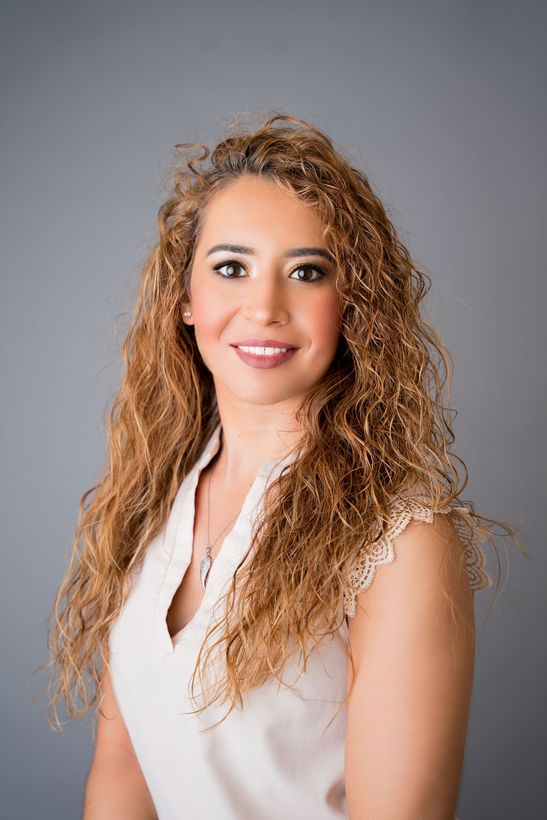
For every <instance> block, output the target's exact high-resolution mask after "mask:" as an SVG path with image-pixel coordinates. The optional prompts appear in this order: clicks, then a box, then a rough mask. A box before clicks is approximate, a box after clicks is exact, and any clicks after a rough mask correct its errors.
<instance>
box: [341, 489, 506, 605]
mask: <svg viewBox="0 0 547 820" xmlns="http://www.w3.org/2000/svg"><path fill="white" fill-rule="evenodd" d="M391 511H392V514H393V516H394V519H395V523H394V524H392V526H391V527H390V528H389V529H388V531H387V532H386V533H385V535H384V536H383V537H381V538H378V539H377V540H376V541H374V542H373V543H372V544H371V545H369V546H367V548H366V549H364V550H362V552H361V553H360V554H359V556H358V558H357V561H356V562H355V564H354V566H353V567H352V569H351V571H350V573H349V579H348V586H347V588H345V589H344V595H343V597H344V610H345V613H346V615H347V616H348V617H350V618H353V617H354V616H355V613H356V598H357V595H358V594H359V593H360V592H362V591H363V590H365V589H367V588H368V587H369V586H370V585H371V583H372V580H373V578H374V575H375V573H376V570H377V568H378V567H381V566H383V565H385V564H391V563H392V561H393V560H394V559H395V549H394V545H393V539H394V538H396V537H397V536H398V535H400V534H401V533H402V532H403V530H404V529H405V527H406V526H407V524H408V523H409V522H410V521H412V520H413V519H416V520H418V521H426V522H427V523H428V524H431V523H432V521H433V515H434V512H433V509H432V507H431V505H430V502H429V499H428V498H427V496H421V495H411V496H404V495H401V496H398V497H397V498H396V499H395V500H394V502H393V503H392V505H391ZM436 512H439V513H443V514H450V515H451V516H452V523H453V524H454V527H455V529H456V530H457V533H458V535H459V537H460V539H461V542H462V544H463V547H464V550H465V562H466V569H467V576H468V578H469V584H470V587H471V589H472V590H474V591H476V590H480V589H487V588H488V587H491V586H492V583H493V582H492V578H491V577H490V575H489V574H488V572H487V571H486V569H484V567H485V564H486V556H485V554H484V551H483V549H482V548H481V544H483V543H484V542H485V541H487V540H488V538H489V537H490V533H489V532H488V530H487V529H486V528H485V527H483V526H482V524H481V523H480V521H479V520H478V519H477V518H476V516H475V515H474V514H473V512H472V511H471V509H470V507H467V506H465V505H459V506H454V505H446V506H444V507H441V508H439V509H438V510H436Z"/></svg>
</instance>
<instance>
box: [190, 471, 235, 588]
mask: <svg viewBox="0 0 547 820" xmlns="http://www.w3.org/2000/svg"><path fill="white" fill-rule="evenodd" d="M212 477H213V473H212V472H211V475H210V476H209V481H208V484H207V542H208V543H207V546H206V555H205V556H204V557H203V558H202V559H201V561H200V562H199V577H200V580H201V585H202V586H203V589H205V587H206V586H207V580H208V577H209V570H210V569H211V564H212V563H213V559H212V558H211V547H212V546H213V544H216V542H217V541H218V539H219V538H220V536H221V535H222V533H223V532H226V530H227V529H228V527H229V526H230V524H232V523H233V522H234V521H235V520H236V518H237V517H238V515H239V512H241V510H240V511H239V512H237V513H236V514H235V515H234V517H233V518H232V520H231V521H228V523H227V524H226V526H225V527H224V529H223V530H222V531H221V532H220V533H219V534H218V535H217V537H216V538H215V540H214V541H212V542H209V509H210V502H211V478H212Z"/></svg>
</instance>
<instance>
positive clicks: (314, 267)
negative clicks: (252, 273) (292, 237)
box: [213, 259, 326, 285]
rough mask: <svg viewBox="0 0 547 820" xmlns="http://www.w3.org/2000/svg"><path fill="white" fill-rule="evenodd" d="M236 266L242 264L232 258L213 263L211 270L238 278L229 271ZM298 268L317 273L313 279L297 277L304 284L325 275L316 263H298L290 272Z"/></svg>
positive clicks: (240, 266) (322, 277)
mask: <svg viewBox="0 0 547 820" xmlns="http://www.w3.org/2000/svg"><path fill="white" fill-rule="evenodd" d="M223 268H226V269H227V272H226V274H224V273H221V272H220V271H221V270H222V269H223ZM237 268H243V265H242V264H241V262H236V261H235V260H234V259H230V260H229V261H228V262H222V263H221V264H220V265H215V266H214V267H213V271H214V272H215V273H217V274H218V275H219V276H221V277H222V278H223V279H240V278H241V277H240V276H232V273H230V272H229V271H232V272H233V271H235V270H236V269H237ZM243 269H244V268H243ZM300 270H305V271H315V272H316V273H318V274H319V276H318V277H316V278H315V279H302V278H300V277H297V278H298V281H299V282H304V284H310V285H311V284H313V283H314V282H319V281H320V280H321V279H324V278H325V276H326V274H325V271H324V270H323V269H322V268H320V267H319V266H317V265H298V267H296V268H293V269H292V271H291V274H293V273H294V272H295V271H300Z"/></svg>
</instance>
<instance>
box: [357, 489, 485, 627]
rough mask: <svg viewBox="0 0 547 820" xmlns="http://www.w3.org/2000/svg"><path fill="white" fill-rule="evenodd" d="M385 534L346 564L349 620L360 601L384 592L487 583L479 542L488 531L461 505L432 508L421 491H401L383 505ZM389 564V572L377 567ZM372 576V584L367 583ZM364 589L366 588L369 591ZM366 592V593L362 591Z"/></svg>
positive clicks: (370, 602) (475, 587)
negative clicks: (387, 509)
mask: <svg viewBox="0 0 547 820" xmlns="http://www.w3.org/2000/svg"><path fill="white" fill-rule="evenodd" d="M388 513H389V518H390V521H389V522H388V527H387V529H386V531H385V533H384V534H383V535H381V536H379V537H378V538H377V539H376V540H373V541H372V542H371V543H366V544H363V545H362V547H361V549H360V550H359V553H358V555H357V558H356V560H355V561H354V563H353V565H352V566H351V568H350V571H349V574H348V577H347V583H346V585H345V589H344V608H345V612H346V615H347V616H348V618H349V619H350V620H351V619H352V618H354V617H355V615H356V614H357V610H358V608H359V607H360V606H361V607H362V605H363V603H364V601H365V600H366V602H367V606H369V607H370V606H372V605H373V599H375V600H378V599H379V598H380V596H383V595H385V594H388V593H390V592H391V593H392V594H396V590H398V585H403V587H404V589H399V590H398V591H399V592H400V593H406V594H412V590H416V589H418V590H421V591H422V592H423V591H425V590H427V589H428V588H430V591H431V592H435V591H437V592H438V593H439V592H440V593H442V591H443V590H445V591H447V590H448V591H450V588H451V587H454V586H455V587H458V586H463V587H464V589H469V590H471V591H476V590H479V589H484V588H487V587H490V586H491V585H492V579H491V578H490V576H489V574H488V572H487V571H486V569H485V564H486V556H485V553H484V551H483V549H482V546H481V545H482V544H483V543H484V542H485V541H487V540H488V539H489V537H490V533H489V532H488V530H486V529H485V528H484V527H483V526H482V525H481V524H480V522H479V520H478V518H477V517H476V516H475V514H474V513H473V512H472V511H471V509H470V508H469V507H468V506H466V505H447V504H441V505H440V506H437V507H436V508H434V507H433V505H432V503H431V501H430V499H429V498H428V497H427V496H426V495H425V494H423V493H418V492H414V493H401V494H399V495H397V496H396V497H394V498H393V500H392V502H391V504H390V507H389V511H388ZM387 565H390V566H389V570H388V569H387V568H386V569H383V568H384V567H387ZM373 580H374V583H372V582H373ZM369 588H370V589H369ZM365 591H366V595H365V594H364V593H365Z"/></svg>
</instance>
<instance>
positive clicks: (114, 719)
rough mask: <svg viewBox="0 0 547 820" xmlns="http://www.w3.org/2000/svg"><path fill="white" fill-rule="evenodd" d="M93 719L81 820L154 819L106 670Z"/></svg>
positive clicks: (152, 806)
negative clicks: (91, 752) (94, 727)
mask: <svg viewBox="0 0 547 820" xmlns="http://www.w3.org/2000/svg"><path fill="white" fill-rule="evenodd" d="M103 686H104V698H103V701H102V703H101V706H100V709H99V713H98V718H97V733H96V742H95V752H94V756H93V761H92V763H91V768H90V770H89V774H88V778H87V783H86V788H85V794H84V811H83V820H124V818H126V820H157V814H156V810H155V808H154V804H153V802H152V799H151V797H150V793H149V791H148V787H147V785H146V781H145V780H144V777H143V774H142V771H141V768H140V766H139V763H138V760H137V758H136V756H135V752H134V750H133V745H132V743H131V740H130V737H129V734H128V732H127V729H126V726H125V723H124V721H123V718H122V716H121V713H120V710H119V709H118V705H117V703H116V698H115V696H114V691H113V689H112V683H111V680H110V675H109V673H108V670H106V671H105V672H104V673H103Z"/></svg>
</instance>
